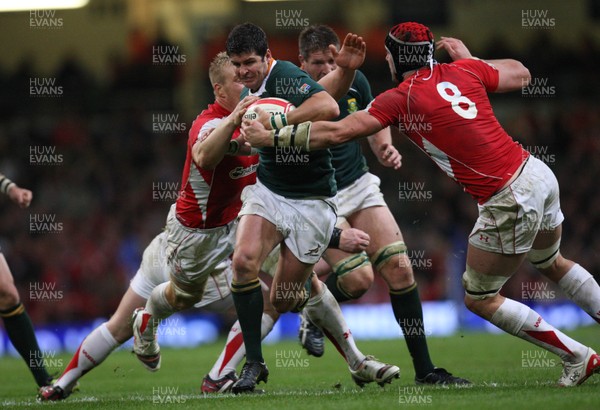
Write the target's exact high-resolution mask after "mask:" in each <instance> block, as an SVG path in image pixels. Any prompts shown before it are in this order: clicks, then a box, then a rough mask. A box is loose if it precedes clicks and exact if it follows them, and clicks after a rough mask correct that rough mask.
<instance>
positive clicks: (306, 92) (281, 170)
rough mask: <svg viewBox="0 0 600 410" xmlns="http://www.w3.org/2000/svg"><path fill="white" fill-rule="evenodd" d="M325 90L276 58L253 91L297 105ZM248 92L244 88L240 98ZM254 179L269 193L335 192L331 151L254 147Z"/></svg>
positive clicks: (292, 195) (326, 194)
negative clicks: (258, 161) (258, 158)
mask: <svg viewBox="0 0 600 410" xmlns="http://www.w3.org/2000/svg"><path fill="white" fill-rule="evenodd" d="M318 92H326V91H325V89H324V88H323V87H322V86H321V85H320V84H319V83H317V82H316V81H314V80H313V79H311V78H310V76H309V75H308V74H306V73H305V72H304V71H302V70H301V69H300V68H298V67H297V66H296V65H294V64H292V63H290V62H288V61H281V60H277V63H276V64H274V66H272V68H271V72H270V73H269V75H268V77H267V79H266V82H263V84H262V85H261V87H260V88H259V89H258V91H257V92H255V93H251V94H252V95H258V96H259V97H261V98H265V97H278V98H283V99H285V100H288V101H290V102H291V103H292V104H294V105H295V106H296V107H298V106H300V105H301V104H302V103H303V102H304V101H305V100H306V99H308V98H309V97H310V96H311V95H313V94H315V93H318ZM248 94H250V90H249V89H248V88H244V90H243V91H242V96H241V98H244V97H245V96H246V95H248ZM258 153H259V157H260V165H259V167H258V170H257V173H256V174H257V178H258V179H259V180H260V182H261V183H263V184H264V185H265V186H266V187H267V188H269V189H270V190H271V191H272V192H274V193H276V194H278V195H281V196H284V197H286V198H293V199H301V198H309V197H319V196H320V197H332V196H334V195H335V194H336V193H337V188H336V184H335V176H334V169H333V166H332V164H331V152H330V151H329V150H328V149H324V150H315V151H310V152H305V151H302V150H301V149H300V148H299V147H279V148H273V147H266V148H260V149H259V150H258Z"/></svg>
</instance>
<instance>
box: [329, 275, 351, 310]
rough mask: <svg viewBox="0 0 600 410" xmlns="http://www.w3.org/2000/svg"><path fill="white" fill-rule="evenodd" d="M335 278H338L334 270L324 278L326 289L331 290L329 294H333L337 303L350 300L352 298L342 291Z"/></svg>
mask: <svg viewBox="0 0 600 410" xmlns="http://www.w3.org/2000/svg"><path fill="white" fill-rule="evenodd" d="M337 279H338V277H337V275H336V274H335V273H334V272H331V273H330V274H329V276H327V279H326V280H325V284H326V285H327V289H329V291H330V292H331V294H332V295H333V297H334V298H335V300H337V301H338V303H342V302H345V301H347V300H352V299H353V298H351V297H350V296H349V295H348V294H347V293H346V292H344V291H343V290H342V289H341V288H340V285H339V282H338V280H337Z"/></svg>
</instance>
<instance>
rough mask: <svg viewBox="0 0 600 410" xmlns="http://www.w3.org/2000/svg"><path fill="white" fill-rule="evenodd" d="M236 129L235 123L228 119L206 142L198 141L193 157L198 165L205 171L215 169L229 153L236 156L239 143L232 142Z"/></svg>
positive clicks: (193, 149)
mask: <svg viewBox="0 0 600 410" xmlns="http://www.w3.org/2000/svg"><path fill="white" fill-rule="evenodd" d="M235 129H236V126H235V124H234V122H233V121H231V120H229V119H227V120H225V121H223V122H221V123H220V124H219V125H218V126H217V127H216V128H215V129H214V130H213V131H212V132H211V133H210V134H209V135H208V136H207V137H206V138H205V139H204V140H202V141H197V142H196V144H194V147H193V148H192V156H193V158H194V162H195V163H196V165H198V166H199V167H201V168H204V169H214V168H215V167H216V166H217V165H218V164H219V162H221V160H222V159H223V157H224V156H225V155H226V154H227V153H232V154H234V152H233V151H234V150H235V148H236V144H237V143H236V142H232V141H231V137H232V135H233V133H234V131H235ZM238 147H239V144H238ZM230 151H231V152H230ZM235 153H237V150H236V152H235Z"/></svg>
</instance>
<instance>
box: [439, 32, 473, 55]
mask: <svg viewBox="0 0 600 410" xmlns="http://www.w3.org/2000/svg"><path fill="white" fill-rule="evenodd" d="M435 48H436V50H439V49H442V48H443V49H444V50H446V52H447V53H448V55H449V56H450V58H451V59H452V61H456V60H462V59H463V58H473V56H472V55H471V52H470V51H469V49H468V48H467V46H465V44H464V43H463V42H462V41H460V40H459V39H457V38H452V37H441V39H440V40H439V41H438V42H437V43H436V45H435Z"/></svg>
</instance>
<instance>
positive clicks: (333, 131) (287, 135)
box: [242, 93, 382, 151]
mask: <svg viewBox="0 0 600 410" xmlns="http://www.w3.org/2000/svg"><path fill="white" fill-rule="evenodd" d="M319 94H324V93H319ZM294 111H296V110H294ZM294 111H292V112H294ZM381 129H382V126H381V124H380V123H379V121H378V120H377V119H375V118H374V117H373V116H371V115H370V114H369V113H367V112H366V111H357V112H355V113H353V114H351V115H349V116H347V117H346V118H344V119H343V120H340V121H335V122H331V121H318V122H313V123H311V122H304V123H301V124H297V125H293V126H292V125H288V126H287V127H283V128H282V129H280V130H277V131H274V130H267V129H266V128H265V127H264V126H263V125H262V124H261V123H260V122H259V121H244V122H243V123H242V133H243V135H244V138H245V139H246V141H248V143H249V144H250V145H251V146H253V147H274V146H277V147H284V146H285V147H289V146H296V147H301V148H303V149H305V150H307V151H310V150H315V149H323V148H329V147H332V146H334V145H339V144H343V143H344V142H348V141H351V140H354V139H358V138H361V137H368V136H369V135H372V134H375V133H376V132H378V131H380V130H381Z"/></svg>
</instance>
